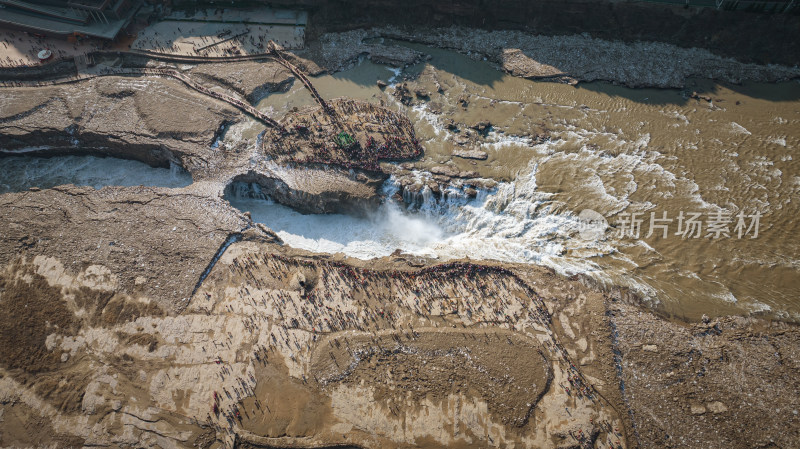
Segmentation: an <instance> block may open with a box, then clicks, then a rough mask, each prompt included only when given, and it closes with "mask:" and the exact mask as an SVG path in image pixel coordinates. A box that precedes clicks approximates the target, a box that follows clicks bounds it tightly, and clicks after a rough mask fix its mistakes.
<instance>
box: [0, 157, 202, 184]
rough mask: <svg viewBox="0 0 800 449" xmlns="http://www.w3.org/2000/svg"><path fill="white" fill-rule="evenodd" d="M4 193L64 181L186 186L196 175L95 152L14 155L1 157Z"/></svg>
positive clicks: (175, 166) (0, 177) (1, 181)
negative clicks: (48, 155) (78, 154)
mask: <svg viewBox="0 0 800 449" xmlns="http://www.w3.org/2000/svg"><path fill="white" fill-rule="evenodd" d="M0 161H2V162H0V163H2V166H3V169H2V170H0V193H7V192H19V191H23V190H28V189H29V188H31V187H39V188H50V187H55V186H58V185H63V184H74V185H79V186H90V187H94V188H95V189H101V188H103V187H105V186H136V185H147V186H158V187H172V188H174V187H185V186H187V185H189V184H191V183H192V177H191V175H189V173H187V172H186V171H184V170H183V169H182V168H181V167H179V166H177V165H175V164H172V165H171V166H170V168H154V167H151V166H149V165H147V164H145V163H142V162H138V161H131V160H125V159H117V158H111V157H109V158H102V157H94V156H58V157H52V158H39V157H18V156H10V157H6V158H3V159H2V160H0Z"/></svg>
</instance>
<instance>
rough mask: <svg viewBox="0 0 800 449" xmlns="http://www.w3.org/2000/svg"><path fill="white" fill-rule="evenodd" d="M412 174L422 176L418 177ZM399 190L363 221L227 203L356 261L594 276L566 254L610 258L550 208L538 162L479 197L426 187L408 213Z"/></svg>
mask: <svg viewBox="0 0 800 449" xmlns="http://www.w3.org/2000/svg"><path fill="white" fill-rule="evenodd" d="M417 175H418V177H419V178H420V179H424V178H425V175H424V174H423V173H417ZM398 187H399V184H398V183H397V182H396V181H395V180H394V179H390V180H389V181H387V183H386V184H385V187H384V194H385V196H386V198H387V200H386V201H385V202H384V204H383V205H382V206H381V207H380V208H379V209H378V210H377V211H375V212H374V213H372V214H370V215H369V216H366V217H355V216H349V215H339V214H330V215H303V214H301V213H299V212H296V211H294V210H292V209H290V208H288V207H285V206H281V205H279V204H276V203H274V202H272V201H270V200H269V199H264V198H257V197H258V196H259V195H258V194H256V195H253V194H252V192H249V193H248V192H241V191H240V192H234V193H233V194H232V195H230V196H229V200H230V201H231V204H232V205H234V206H235V207H237V208H239V209H241V210H247V211H249V212H250V213H251V215H252V217H253V219H254V220H256V221H259V222H261V223H264V224H265V225H266V226H268V227H270V228H271V229H272V230H274V231H275V232H276V233H277V234H278V235H279V236H280V237H281V238H282V239H283V240H284V242H285V243H286V244H288V245H289V246H292V247H296V248H300V249H305V250H309V251H314V252H323V253H343V254H345V255H348V256H351V257H356V258H360V259H372V258H377V257H383V256H388V255H390V254H392V253H393V252H395V251H396V250H400V251H402V252H404V253H409V254H414V255H419V256H426V257H432V258H439V259H445V260H447V259H460V258H467V257H469V258H473V259H482V260H498V261H504V262H522V263H530V262H536V263H542V264H545V265H549V266H551V267H553V268H555V269H556V270H558V271H559V272H562V273H565V274H573V273H576V272H586V271H594V270H597V266H596V265H595V264H594V263H593V262H591V261H590V260H588V258H586V257H570V256H569V255H567V253H568V252H570V251H577V252H583V253H584V254H593V255H596V256H600V255H604V254H610V253H611V252H613V248H612V247H611V246H610V245H609V244H607V243H606V242H605V241H604V237H603V236H600V237H599V239H598V240H594V241H585V240H582V239H579V238H573V237H574V236H575V235H576V234H577V232H578V230H579V226H580V221H579V219H578V217H577V216H575V215H573V214H571V213H569V212H564V213H555V212H554V211H552V210H551V208H552V206H551V205H550V196H551V195H550V194H548V193H544V192H540V191H538V189H537V188H536V166H535V164H534V165H533V166H532V167H531V168H530V170H529V172H528V173H527V174H526V175H523V176H521V177H519V178H518V179H517V180H516V181H515V182H513V183H501V184H499V185H498V186H497V188H496V189H494V190H492V191H485V190H484V191H481V192H480V193H479V194H478V196H477V197H476V198H469V197H467V196H466V194H465V193H464V192H463V191H462V190H461V189H459V188H455V187H450V188H448V189H446V190H445V192H444V194H443V195H442V196H441V197H440V198H438V199H437V198H435V197H434V195H433V194H432V193H431V192H430V191H429V189H427V187H425V188H423V189H422V190H420V192H418V193H414V194H410V193H406V198H405V200H406V202H408V203H410V206H409V207H405V206H404V205H401V204H398V203H397V202H395V201H393V200H391V199H388V198H391V197H392V196H393V195H394V194H395V193H396V192H397V190H398ZM245 190H246V189H245ZM254 197H256V198H254Z"/></svg>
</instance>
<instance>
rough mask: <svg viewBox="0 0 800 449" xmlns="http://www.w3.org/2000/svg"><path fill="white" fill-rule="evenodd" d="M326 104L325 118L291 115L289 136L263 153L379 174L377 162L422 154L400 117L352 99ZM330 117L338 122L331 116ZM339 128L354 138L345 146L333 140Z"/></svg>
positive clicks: (278, 140)
mask: <svg viewBox="0 0 800 449" xmlns="http://www.w3.org/2000/svg"><path fill="white" fill-rule="evenodd" d="M329 104H330V105H331V107H330V111H329V112H325V113H324V115H323V112H321V111H316V112H313V113H310V114H296V115H293V116H290V118H289V119H288V120H287V122H288V123H289V128H288V130H289V132H287V133H286V135H284V136H281V137H282V138H280V137H279V138H278V139H276V140H277V142H276V141H272V142H269V146H265V148H266V150H267V151H268V152H273V153H275V155H287V156H289V161H290V162H293V163H297V164H302V165H312V164H320V165H328V164H331V165H337V166H340V167H344V168H348V169H360V170H366V171H380V165H379V164H380V162H381V161H401V160H411V159H415V158H418V157H420V156H421V155H422V152H423V150H422V146H421V145H420V143H419V141H418V140H417V139H416V138H414V137H413V133H412V132H411V131H409V130H411V129H412V127H411V125H410V123H406V122H405V121H406V120H407V119H405V118H403V117H401V116H400V115H399V114H397V113H394V112H392V111H389V110H388V109H385V108H380V107H376V106H374V105H371V104H368V103H365V102H359V101H354V100H344V99H341V100H334V101H331V102H329ZM331 114H334V115H335V116H336V120H333V119H331V118H330V117H329V115H331ZM343 123H345V124H344V125H343ZM342 127H345V129H346V131H345V132H346V133H347V135H348V136H351V137H354V138H353V140H352V143H351V144H349V145H342V144H341V142H339V141H338V140H337V139H336V137H337V136H338V135H339V133H340V132H341V129H342ZM265 145H266V142H265Z"/></svg>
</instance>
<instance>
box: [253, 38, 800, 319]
mask: <svg viewBox="0 0 800 449" xmlns="http://www.w3.org/2000/svg"><path fill="white" fill-rule="evenodd" d="M403 45H410V46H412V47H414V48H415V49H417V50H420V51H422V52H424V53H427V54H430V55H431V56H432V59H431V60H430V61H427V62H425V63H422V64H418V65H415V66H412V67H408V68H406V69H404V70H403V71H402V72H399V71H397V70H393V69H391V68H388V67H385V66H380V65H376V64H373V63H371V62H369V61H362V62H361V63H360V64H358V65H357V66H356V67H354V68H353V69H350V70H348V71H345V72H340V73H338V74H335V75H332V76H331V75H326V76H321V77H318V78H316V79H315V80H314V82H315V86H316V87H317V88H318V90H319V91H320V92H321V93H322V95H323V96H326V97H337V96H350V97H354V98H361V99H364V100H367V101H373V102H376V103H378V102H383V103H384V104H387V105H389V106H390V107H395V108H398V109H402V110H404V111H405V112H406V113H407V114H408V115H409V116H410V117H412V119H413V120H414V121H415V128H416V132H417V134H418V137H419V138H420V140H421V141H422V142H423V143H424V146H425V150H426V154H425V156H424V158H423V160H422V161H420V162H418V163H417V164H415V165H416V167H417V169H420V170H424V169H425V168H427V167H431V166H434V165H438V164H443V163H446V164H452V165H454V166H455V167H456V168H458V169H459V170H470V171H476V172H478V173H479V175H480V176H485V177H493V178H495V179H500V180H504V181H505V182H504V183H501V184H500V185H499V186H498V188H497V189H496V190H493V191H491V192H484V193H483V195H482V196H481V197H479V198H478V199H475V200H472V201H466V200H456V201H444V202H443V201H439V202H435V201H434V199H433V197H432V196H431V197H428V198H426V199H425V205H424V206H423V207H422V208H421V209H422V210H421V211H419V210H413V211H407V210H405V208H404V207H403V206H400V205H394V204H391V202H388V203H387V205H385V206H384V210H381V211H377V212H376V214H375V216H374V217H371V218H369V219H359V218H353V217H342V216H328V217H309V216H302V215H299V214H296V213H294V212H292V211H287V210H285V209H283V208H282V207H281V206H278V205H264V206H263V207H260V206H256V205H255V204H254V203H250V204H242V203H239V206H240V207H243V208H245V209H248V210H253V211H254V212H255V213H254V217H255V218H257V219H259V220H262V221H263V222H264V223H265V224H266V225H268V226H270V227H273V228H275V229H276V230H278V231H280V233H281V236H282V237H283V238H284V240H285V241H286V242H287V243H289V244H290V245H292V246H298V247H302V248H307V249H311V250H315V251H322V252H339V251H341V252H344V253H345V254H348V255H351V256H355V257H361V258H369V257H376V256H381V255H386V254H387V253H391V251H392V250H394V249H398V248H399V249H401V250H403V251H407V252H412V253H420V254H427V255H431V256H434V255H435V256H438V257H441V258H448V257H464V256H469V257H472V258H475V259H484V258H492V259H500V260H508V261H519V262H530V261H534V262H539V263H544V264H547V265H550V266H553V267H555V268H556V269H557V270H559V271H561V272H563V273H574V272H587V273H590V274H591V275H592V276H595V277H596V278H598V279H600V280H603V281H607V282H611V283H616V284H622V285H627V286H631V287H633V288H634V289H636V290H637V291H638V292H639V293H641V294H642V295H644V296H645V297H647V298H648V299H649V300H651V301H652V302H653V303H655V304H659V305H660V306H661V307H662V308H663V309H664V310H666V311H668V312H671V313H674V314H676V315H683V316H699V315H700V314H703V313H708V314H719V313H729V312H742V311H752V312H771V313H774V314H777V315H780V316H783V317H794V318H798V317H800V301H798V298H799V297H800V275H798V268H799V267H798V254H800V245H799V244H798V239H797V237H798V236H799V235H800V229H798V224H797V222H796V220H795V217H796V216H798V212H800V210H798V202H797V198H798V197H799V196H798V193H800V167H798V165H797V164H798V161H797V160H796V158H797V155H796V154H795V153H796V151H797V148H798V144H800V126H799V125H800V83H798V82H789V83H782V84H775V85H758V84H745V85H741V86H723V85H719V84H714V83H713V82H710V81H707V80H693V81H690V83H689V85H688V86H687V89H685V90H664V89H629V88H625V87H620V86H614V85H609V84H606V83H586V84H579V85H578V86H576V87H573V86H569V85H564V84H556V83H549V82H541V81H532V80H525V79H520V78H515V77H511V76H509V75H506V74H504V73H502V72H500V71H498V70H496V69H495V68H494V67H492V66H490V65H489V64H487V63H484V62H480V61H474V60H472V59H470V58H468V57H466V56H464V55H461V54H458V53H455V52H450V51H446V50H440V49H435V48H430V47H425V46H419V45H412V44H403ZM404 76H411V77H413V78H416V79H415V80H414V82H413V83H410V85H411V86H410V87H412V88H422V89H424V90H427V92H428V93H430V99H429V100H428V101H424V102H421V103H420V104H418V105H415V106H411V107H408V106H404V105H401V104H399V103H398V102H397V101H396V100H395V99H394V98H393V97H392V96H391V94H390V93H391V92H392V87H391V86H390V87H389V88H388V89H387V90H386V91H382V90H380V89H379V88H378V87H377V86H376V84H375V82H376V81H377V80H378V79H381V80H384V81H388V82H390V83H392V82H395V83H396V82H402V81H403V77H404ZM439 87H441V90H439ZM692 91H697V92H698V93H699V94H700V95H707V96H709V97H710V98H711V100H712V101H710V102H709V101H705V100H702V99H699V100H698V99H695V98H691V93H692ZM463 99H466V100H467V104H466V107H465V105H464V102H463V101H459V100H463ZM311 101H312V100H311V98H310V96H308V95H307V93H306V92H304V91H303V90H302V87H301V86H299V85H296V86H294V87H293V88H292V89H291V90H290V91H289V92H286V93H281V94H276V95H272V96H269V97H267V98H265V99H264V100H263V101H262V103H261V104H260V105H259V107H260V108H262V109H263V110H268V111H270V112H272V113H273V114H276V115H281V114H283V113H285V112H286V111H288V110H289V109H290V108H292V107H297V106H303V105H305V104H311ZM449 119H452V120H453V121H454V122H455V123H456V124H460V125H459V126H458V129H457V130H456V131H452V130H450V129H447V128H446V126H445V124H446V121H447V120H449ZM482 120H485V121H489V122H490V123H491V124H492V129H491V132H489V133H488V135H487V136H486V137H485V138H484V139H482V140H481V141H480V142H478V143H466V144H465V145H464V146H465V147H467V148H477V149H480V150H482V151H485V152H487V153H488V159H487V160H485V161H471V160H466V159H459V158H455V157H452V156H451V153H452V150H453V148H455V147H456V146H457V145H458V144H459V140H461V141H462V142H463V138H462V137H461V136H462V135H464V134H465V133H466V127H467V126H470V125H472V124H475V123H478V122H479V121H482ZM535 134H546V135H547V136H549V138H550V140H549V141H546V142H541V143H536V141H535V140H534V139H532V137H533V135H535ZM241 135H246V133H241ZM386 188H387V189H391V181H389V182H388V183H387V186H386ZM251 201H257V200H251ZM412 209H413V208H412ZM586 209H589V210H592V211H596V212H598V213H599V214H600V215H602V216H603V217H605V219H606V220H607V222H608V225H609V226H608V227H607V228H606V229H605V230H604V231H603V232H601V233H588V234H589V235H587V233H582V232H580V231H581V230H583V229H584V228H582V227H581V226H582V224H581V221H580V219H579V217H578V215H579V214H580V213H581V212H582V211H584V210H586ZM651 213H652V214H653V216H652V217H651ZM664 214H666V215H664ZM696 214H699V215H696ZM740 215H741V216H740ZM756 216H759V217H758V220H759V223H758V234H757V236H756V234H755V226H754V224H755V223H754V220H755V217H756ZM679 217H680V220H681V223H680V225H681V228H682V229H680V230H679V229H678V228H679V222H678V220H679ZM691 217H695V218H696V220H694V221H695V222H699V223H700V227H701V229H700V231H699V233H698V232H696V231H697V229H696V228H691V232H690V233H687V232H680V233H679V231H686V229H685V228H686V225H687V223H690V222H689V221H688V219H689V218H691ZM664 218H666V220H665V221H658V219H664ZM651 219H654V221H653V222H652V224H654V225H656V226H654V227H653V232H650V230H651V229H650V228H651V226H650V225H651ZM407 220H411V221H412V222H414V226H409V225H407V224H406V221H407ZM639 220H641V222H640V223H639V226H635V224H636V223H638V222H639ZM631 223H633V224H634V225H631ZM417 225H418V226H417ZM430 226H434V227H435V228H436V229H437V230H436V231H432V230H430ZM665 226H666V231H664V227H665ZM709 227H710V228H709ZM417 228H419V229H421V230H422V231H420V234H421V235H423V236H424V237H425V239H422V240H418V239H417V238H416V237H413V236H411V237H409V236H410V235H412V234H413V232H412V231H411V230H413V229H417ZM637 230H638V236H637V232H636V231H637ZM717 231H722V232H717ZM665 232H666V235H665ZM740 232H741V237H740V235H739V234H740ZM676 233H677V234H676ZM597 234H599V235H597Z"/></svg>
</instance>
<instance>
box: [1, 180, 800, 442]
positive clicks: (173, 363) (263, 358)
mask: <svg viewBox="0 0 800 449" xmlns="http://www.w3.org/2000/svg"><path fill="white" fill-rule="evenodd" d="M2 199H3V201H4V204H3V209H4V210H7V211H11V212H13V213H9V214H4V215H3V221H4V222H3V223H2V226H3V228H4V229H12V230H13V232H12V233H8V234H4V235H3V236H2V239H3V241H2V246H1V247H2V248H3V253H2V256H3V259H2V266H3V269H2V282H1V283H0V305H2V307H3V309H4V310H6V312H7V313H6V314H4V315H3V322H2V326H0V350H1V351H2V354H3V357H0V375H2V377H0V392H2V395H0V413H2V415H0V442H1V443H2V444H3V445H4V446H18V447H24V446H31V445H33V446H46V445H54V446H56V447H76V446H82V445H94V446H111V447H120V446H130V445H133V446H137V447H225V446H236V447H320V446H325V445H333V444H336V445H354V446H358V447H369V448H384V447H413V446H419V447H487V446H489V447H495V446H497V447H504V446H509V445H512V444H513V445H515V446H516V447H587V446H589V447H653V448H656V447H697V448H700V447H709V446H723V445H724V446H725V447H742V448H745V447H769V446H770V445H773V444H774V445H775V446H776V447H790V446H791V445H792V444H793V442H794V441H797V437H798V435H797V433H798V431H799V430H800V426H799V425H798V422H797V420H796V418H795V416H796V415H795V414H794V411H795V410H797V409H798V406H800V404H797V395H795V394H792V392H795V391H797V389H798V380H797V378H796V375H795V373H796V370H797V367H798V363H800V359H799V358H798V356H800V354H798V348H800V346H798V344H799V343H800V332H798V330H797V328H796V327H795V326H792V325H788V324H782V323H767V322H764V321H760V320H755V319H744V318H729V319H721V320H719V321H711V322H709V323H696V324H682V323H675V322H670V321H665V320H663V319H661V318H659V317H657V316H655V315H653V314H652V313H650V312H648V311H646V310H644V309H642V308H641V307H640V306H638V305H636V304H634V303H632V300H631V299H630V298H629V297H628V295H627V294H625V292H620V291H611V292H604V291H601V290H599V289H598V288H596V287H594V286H593V285H591V284H590V283H588V282H586V281H585V280H584V279H583V278H573V279H566V278H563V277H561V276H558V275H556V274H554V273H552V272H551V271H550V270H548V269H545V268H541V267H537V266H500V265H495V264H492V265H488V266H487V265H475V264H473V263H470V262H454V263H449V264H444V265H441V264H440V265H430V266H426V267H423V268H411V267H410V266H409V265H408V262H407V261H406V260H405V257H404V256H402V255H398V256H396V257H393V258H385V259H380V260H377V261H370V262H363V261H357V260H343V259H338V258H335V257H334V258H331V257H320V256H314V255H309V254H304V253H302V252H299V251H295V250H291V249H289V248H286V247H284V246H282V245H280V244H279V243H278V242H277V241H276V240H275V239H274V238H273V237H272V236H271V235H270V234H269V233H268V232H266V231H265V230H263V228H260V227H257V226H256V227H252V224H251V223H249V221H248V220H247V218H246V217H242V216H240V215H239V214H237V213H236V212H235V211H233V210H232V209H230V208H229V207H228V206H227V205H226V204H225V203H224V202H223V201H221V200H216V201H215V200H211V199H207V198H203V197H199V196H198V197H196V198H192V197H190V196H188V194H186V193H184V194H181V193H180V191H168V190H167V189H145V188H105V189H101V190H99V191H95V190H92V189H80V188H59V189H52V190H45V191H35V192H25V193H17V194H6V195H4V196H3V198H2ZM12 208H13V209H12ZM209 212H212V213H209ZM121 230H124V232H121ZM231 235H240V238H241V241H239V242H234V243H232V244H230V245H229V246H228V245H226V241H227V239H228V237H229V236H231ZM110 243H113V245H110ZM220 248H225V249H226V250H225V251H224V253H222V255H221V257H219V258H218V260H217V261H216V263H215V264H210V262H211V261H213V260H215V255H219V250H220ZM209 265H210V266H211V269H210V270H209V271H208V273H209V274H208V276H207V277H203V276H202V275H203V273H201V271H202V270H201V267H206V266H209ZM201 279H202V282H199V283H198V281H200V280H201ZM192 292H194V293H193V294H192ZM185 296H191V300H190V301H189V302H188V304H187V303H186V302H182V301H180V299H178V298H182V297H185ZM171 297H174V298H176V299H178V300H169V298H171ZM765 423H768V424H765ZM33 429H37V430H43V431H33ZM744 429H747V431H744Z"/></svg>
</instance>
